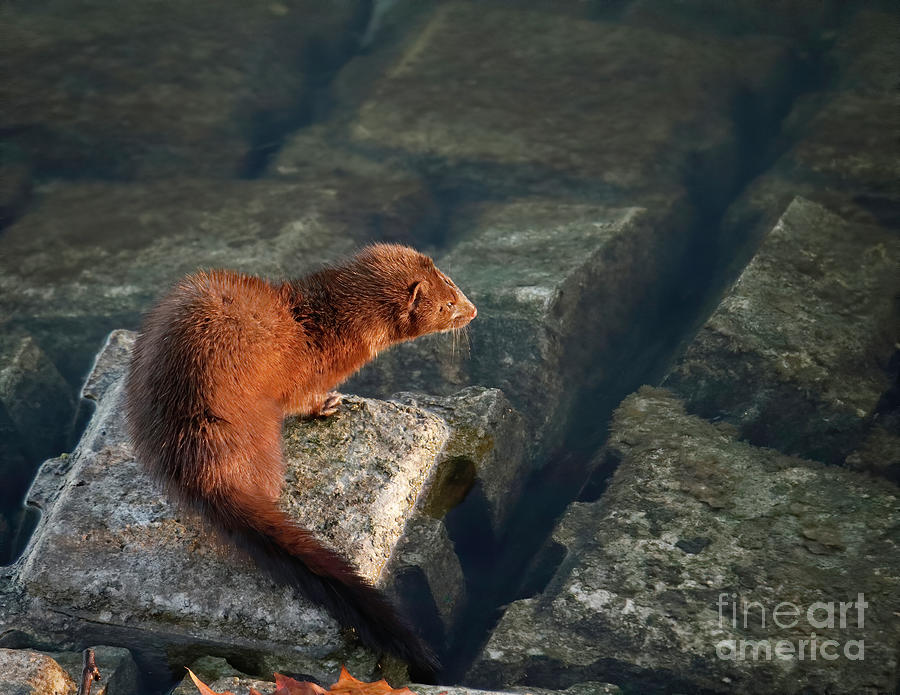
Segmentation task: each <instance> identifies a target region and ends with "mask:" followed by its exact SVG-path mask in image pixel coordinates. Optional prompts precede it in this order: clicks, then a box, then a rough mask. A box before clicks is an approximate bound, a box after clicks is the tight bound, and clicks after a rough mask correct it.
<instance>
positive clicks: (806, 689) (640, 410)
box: [467, 387, 900, 695]
mask: <svg viewBox="0 0 900 695" xmlns="http://www.w3.org/2000/svg"><path fill="white" fill-rule="evenodd" d="M610 461H613V462H618V464H619V465H618V469H617V470H616V472H615V474H614V476H613V478H612V481H611V483H610V484H609V487H608V488H607V489H606V491H605V492H604V493H603V495H602V497H600V499H599V500H597V501H587V502H583V503H575V504H573V505H572V506H571V507H570V508H569V510H568V512H567V513H566V515H565V516H564V518H563V519H562V520H561V522H560V523H559V525H558V526H557V528H556V530H555V532H554V534H553V539H554V542H555V543H556V544H558V545H559V546H561V547H562V548H564V553H563V559H562V562H561V563H560V565H559V567H558V569H557V571H556V573H555V575H554V576H553V577H552V579H551V580H550V582H549V584H548V586H547V588H546V590H545V591H544V592H543V594H541V595H538V596H535V597H533V598H527V599H524V600H520V601H516V602H514V603H512V604H511V605H510V606H509V607H508V609H507V610H506V612H505V614H504V616H503V617H502V619H501V620H500V623H499V624H498V626H497V627H496V629H495V630H494V632H493V634H492V636H491V638H490V640H489V641H488V643H487V645H486V646H485V647H484V649H483V651H482V653H481V655H480V656H479V657H478V659H477V660H476V662H475V664H474V666H473V667H472V669H471V671H470V673H469V675H468V677H467V682H469V683H471V684H472V685H477V686H482V687H503V686H505V685H508V684H510V683H518V684H528V685H536V686H543V687H556V688H560V687H566V686H568V685H569V684H571V683H575V682H579V681H584V680H591V679H596V680H608V681H611V682H613V683H616V684H618V685H620V686H622V687H623V688H627V689H628V690H635V691H637V692H644V693H664V692H665V693H670V692H705V693H734V692H739V693H746V694H748V695H752V694H755V693H760V694H768V693H775V692H777V693H784V694H785V695H788V694H790V693H798V694H799V693H833V694H838V693H847V694H849V693H860V692H881V691H890V690H891V689H892V688H894V687H895V685H896V683H897V678H898V676H900V670H898V657H900V655H898V646H897V645H898V637H900V623H898V622H897V619H896V614H897V611H898V609H900V553H898V547H897V546H898V540H900V539H898V537H897V533H896V529H897V525H898V523H900V500H898V497H897V490H896V488H895V487H894V486H892V485H890V484H889V483H886V482H884V481H879V480H877V479H873V478H869V477H867V476H863V475H860V474H858V473H855V472H853V471H848V470H841V469H836V468H833V467H827V466H824V465H822V464H818V463H815V462H812V461H807V460H802V459H797V458H789V457H786V456H783V455H781V454H779V453H777V452H775V451H772V450H770V449H760V448H756V447H754V446H752V445H749V444H746V443H744V442H740V441H736V440H735V438H734V436H733V433H731V429H730V428H729V427H728V426H723V425H713V424H712V423H710V422H707V421H705V420H702V419H700V418H698V417H695V416H689V415H687V414H685V411H684V407H683V404H682V402H681V401H679V400H678V399H677V398H675V397H673V396H672V394H671V393H669V392H667V391H663V390H659V389H651V388H649V387H645V388H642V389H641V390H640V391H639V392H638V393H636V394H634V395H632V396H629V397H628V398H627V399H626V400H625V401H624V402H623V403H622V405H621V406H620V407H619V409H618V410H617V411H616V415H615V418H614V421H613V424H612V428H611V432H610V439H609V442H608V444H607V447H606V448H605V450H604V451H603V452H602V453H601V455H600V456H599V457H598V460H597V465H598V466H608V465H609V463H610ZM851 602H852V605H850V604H851ZM745 609H746V616H747V617H746V625H745V622H744V621H745ZM733 610H734V614H733V613H732V611H733ZM763 615H764V616H765V618H764V620H765V622H763ZM829 619H832V620H833V624H829ZM842 621H843V624H842ZM813 635H814V637H813ZM812 639H815V640H816V646H815V650H814V651H815V652H816V655H815V658H812V656H811V651H810V650H811V646H810V645H811V640H812ZM830 640H833V641H830ZM801 649H802V650H803V655H802V656H801V652H800V650H801Z"/></svg>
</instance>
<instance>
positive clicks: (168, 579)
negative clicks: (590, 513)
mask: <svg viewBox="0 0 900 695" xmlns="http://www.w3.org/2000/svg"><path fill="white" fill-rule="evenodd" d="M133 340H134V338H133V334H131V333H129V332H126V331H117V332H114V333H113V334H112V335H111V336H110V338H109V340H108V341H107V346H106V348H105V349H104V351H103V352H102V353H101V354H100V355H99V356H98V358H97V360H96V364H95V369H94V373H93V374H92V375H91V376H90V377H89V379H88V380H87V383H86V386H85V395H87V396H89V397H91V398H93V399H95V400H96V402H97V412H96V413H95V416H94V418H93V419H92V420H91V422H90V424H89V426H88V428H87V430H86V431H85V434H84V436H83V437H82V440H81V442H80V444H79V447H78V448H77V449H76V451H75V453H74V454H73V455H72V456H70V457H65V458H61V459H57V460H52V461H49V462H48V463H47V464H45V466H44V468H43V469H42V471H41V474H40V476H39V477H38V479H37V481H36V482H35V484H34V487H33V489H32V492H31V495H30V501H31V503H32V504H33V505H37V506H39V507H40V508H42V509H43V510H44V512H45V517H44V519H43V520H42V522H41V525H40V526H39V528H38V530H37V532H36V534H35V536H34V538H33V540H32V543H31V544H30V546H29V548H28V550H27V551H26V554H25V555H24V556H23V558H22V559H21V560H20V562H19V563H18V565H17V569H16V572H15V581H16V582H18V583H20V584H21V585H23V586H24V588H25V590H26V592H27V599H28V601H30V604H29V605H27V606H25V607H24V609H23V610H21V611H18V612H17V613H10V614H8V615H4V616H3V625H2V626H0V628H2V630H3V631H7V632H10V631H20V632H21V633H22V634H24V635H28V636H29V639H40V638H41V637H42V636H45V635H47V634H51V633H52V634H53V635H54V636H56V635H58V634H59V633H60V632H62V633H65V634H67V635H68V636H69V637H68V639H69V640H70V641H71V642H72V643H73V644H74V643H78V642H86V641H92V642H96V641H97V640H99V639H107V638H114V639H115V643H117V644H123V645H126V646H132V647H140V648H143V649H146V648H148V646H153V647H155V648H163V647H164V648H165V649H166V652H167V653H168V655H169V658H170V659H172V661H173V663H175V662H177V661H178V660H179V659H180V658H182V655H187V654H189V653H191V651H192V650H196V649H210V650H214V651H215V652H217V653H225V654H231V655H234V656H236V657H239V658H245V659H246V658H248V657H249V655H254V658H259V657H260V656H262V655H263V654H265V659H264V660H265V662H266V663H267V664H276V665H278V666H277V667H278V668H280V669H282V670H284V669H290V670H292V671H296V672H306V673H312V674H315V675H318V676H322V677H323V678H327V677H328V675H327V674H329V673H331V672H332V671H333V670H334V668H335V667H336V665H337V664H338V663H340V662H341V661H344V662H346V663H347V665H348V667H350V668H352V670H353V672H354V673H359V674H369V673H370V672H371V669H372V667H373V665H374V662H373V660H372V656H371V655H370V654H367V653H366V652H365V651H364V650H361V649H358V648H353V647H352V646H351V645H348V643H347V642H346V641H345V639H344V638H343V637H342V636H341V634H340V633H339V631H338V628H337V625H336V623H335V622H334V621H333V620H332V619H331V618H330V617H329V616H328V615H327V614H326V613H325V612H324V611H323V610H322V609H320V608H318V607H316V606H313V605H312V604H310V603H309V602H307V601H305V600H300V599H297V598H296V597H295V596H294V595H293V594H292V592H291V591H289V590H288V589H285V588H280V587H275V586H273V584H272V582H271V581H270V580H269V579H268V578H267V577H265V576H263V575H261V573H260V572H259V571H258V570H256V569H255V567H253V566H252V564H251V563H249V562H248V561H246V560H244V559H242V558H240V557H238V556H237V554H236V553H235V551H234V550H232V549H231V548H227V547H221V546H220V544H219V543H217V542H215V541H214V540H212V539H211V538H210V536H209V535H208V534H207V533H205V532H204V531H203V530H202V528H201V526H200V524H199V522H198V520H196V519H194V518H182V516H181V515H180V514H179V513H178V511H177V510H176V509H174V508H173V507H172V506H171V504H170V503H169V502H168V501H167V500H166V499H165V497H164V495H163V493H161V492H160V491H159V490H158V489H157V488H156V486H155V485H154V484H153V483H152V482H151V481H150V479H149V478H148V476H146V474H145V473H144V471H143V469H142V468H141V466H140V465H139V464H138V463H137V462H136V461H135V460H134V458H133V456H132V453H131V448H130V446H129V444H128V441H127V436H126V433H125V428H124V421H123V375H124V371H125V368H126V365H127V360H128V358H129V355H130V348H131V345H132V344H133ZM406 398H407V400H409V401H412V400H413V399H414V396H412V395H410V394H407V396H406ZM419 398H420V399H424V400H428V399H427V398H426V397H424V396H420V397H419ZM428 405H429V407H430V408H431V410H426V409H424V408H421V407H416V406H415V405H409V404H404V403H398V402H382V401H373V400H367V399H360V398H356V397H350V396H348V397H346V398H345V401H344V404H343V405H342V406H341V409H340V410H339V412H338V413H337V414H336V415H334V416H332V417H330V418H327V419H325V420H320V421H302V422H301V421H297V420H289V421H288V424H287V425H286V428H285V433H284V450H285V459H286V463H287V474H286V485H285V490H284V493H283V496H282V505H283V507H284V508H285V509H286V510H288V511H289V513H290V514H291V515H292V516H294V517H295V518H297V520H298V522H299V523H300V524H302V525H303V526H305V527H307V528H309V529H311V530H312V531H314V532H315V533H316V534H317V535H319V536H320V537H321V538H323V540H324V541H325V542H326V543H328V544H329V545H331V546H332V547H336V548H340V549H341V552H342V553H344V554H345V555H346V556H347V557H348V558H349V559H350V560H351V561H353V562H354V564H355V565H356V566H357V567H358V568H359V569H360V571H361V573H362V574H363V575H364V576H365V577H367V578H368V579H370V580H371V581H373V582H378V583H379V584H382V585H384V586H386V587H387V588H389V589H390V588H393V589H395V590H398V591H399V590H401V589H402V588H403V586H405V585H402V581H403V580H404V575H405V574H408V573H410V572H415V573H417V575H416V576H417V577H421V578H423V579H422V580H421V581H423V582H424V591H426V592H431V594H432V595H433V597H434V600H433V604H434V606H435V608H436V609H437V611H438V613H439V615H438V616H436V617H437V619H439V620H441V621H442V622H443V623H445V628H449V625H450V624H451V623H452V622H453V621H454V620H455V619H456V614H457V611H458V607H459V605H460V602H461V598H462V597H463V596H464V580H463V577H462V573H461V570H460V568H459V560H458V558H457V557H456V555H455V554H454V552H453V546H452V543H451V542H450V541H449V539H448V538H447V535H446V530H444V529H443V528H442V527H441V524H440V521H441V517H442V514H437V513H435V510H436V509H439V508H440V506H439V505H437V504H435V503H430V504H429V505H427V506H428V509H429V512H428V514H422V513H421V512H416V511H415V510H416V508H417V504H419V503H418V502H417V500H418V497H419V495H420V491H422V489H423V487H425V486H426V485H427V486H428V492H427V493H425V494H426V497H429V498H431V497H433V498H434V499H445V500H446V499H449V498H452V499H455V500H456V502H457V503H458V500H459V493H458V491H457V490H453V489H452V476H450V478H451V480H450V482H448V481H447V478H448V476H445V475H443V474H442V470H443V468H445V467H446V466H450V467H452V466H453V465H454V462H456V461H459V460H463V459H465V460H467V461H468V467H469V468H471V469H473V470H475V471H476V472H477V475H476V478H479V479H484V480H485V481H486V482H485V486H486V487H490V486H491V485H492V478H493V477H494V476H498V475H499V476H503V475H506V469H512V470H517V469H518V468H519V467H521V465H522V463H523V456H522V454H523V450H524V433H523V431H522V423H521V419H520V418H519V416H518V415H517V414H516V413H515V412H513V411H512V410H511V409H510V408H509V405H508V404H507V403H506V401H505V400H504V399H503V396H502V394H500V393H499V392H498V391H493V392H492V391H490V390H485V389H470V390H469V391H468V392H467V393H464V394H461V395H460V396H458V397H457V399H456V400H455V401H454V400H453V399H432V400H430V401H429V403H428ZM457 410H458V412H457ZM501 436H502V437H503V438H504V439H503V441H501V439H500V437H501ZM495 442H496V443H495ZM445 444H448V445H449V444H452V446H448V447H445ZM515 457H518V458H515ZM445 487H446V488H448V491H443V490H442V488H445ZM419 506H422V505H419ZM451 506H452V505H451ZM443 513H446V509H443ZM407 523H409V524H411V526H412V529H413V530H414V531H416V530H418V531H419V532H413V533H410V534H406V537H404V527H405V526H406V525H407ZM426 528H428V529H430V531H429V532H428V533H422V532H421V531H422V530H423V529H426ZM401 539H403V540H402V542H401ZM416 543H422V544H424V543H427V544H428V545H418V546H417V545H416ZM432 582H434V584H433V585H432ZM416 608H419V609H420V610H421V607H416ZM63 623H65V624H63ZM194 653H196V652H194Z"/></svg>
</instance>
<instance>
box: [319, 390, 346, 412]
mask: <svg viewBox="0 0 900 695" xmlns="http://www.w3.org/2000/svg"><path fill="white" fill-rule="evenodd" d="M342 398H343V396H342V395H341V394H339V393H338V392H337V391H331V392H329V394H328V395H327V396H325V400H324V401H322V405H320V406H319V411H318V412H317V413H316V417H328V416H329V415H334V414H335V413H336V412H337V409H338V406H339V405H340V404H341V399H342Z"/></svg>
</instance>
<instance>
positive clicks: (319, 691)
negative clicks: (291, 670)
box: [272, 673, 328, 695]
mask: <svg viewBox="0 0 900 695" xmlns="http://www.w3.org/2000/svg"><path fill="white" fill-rule="evenodd" d="M272 695H328V691H327V690H325V688H323V687H322V686H321V685H316V684H315V683H310V682H309V681H298V680H294V679H293V678H290V677H288V676H283V675H281V674H280V673H276V674H275V692H274V693H272Z"/></svg>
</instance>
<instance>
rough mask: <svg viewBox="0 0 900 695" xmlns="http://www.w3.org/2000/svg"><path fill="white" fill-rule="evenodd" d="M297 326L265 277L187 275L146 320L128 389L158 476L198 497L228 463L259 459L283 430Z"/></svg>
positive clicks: (132, 416)
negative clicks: (282, 386)
mask: <svg viewBox="0 0 900 695" xmlns="http://www.w3.org/2000/svg"><path fill="white" fill-rule="evenodd" d="M295 330H296V324H294V322H293V321H292V319H291V315H290V312H289V310H288V309H287V307H286V305H285V303H284V301H283V300H282V299H281V296H280V294H279V290H278V288H276V287H273V286H272V285H271V284H269V283H268V282H266V281H264V280H261V279H259V278H255V277H251V276H247V275H241V274H238V273H234V272H230V271H213V272H209V273H205V272H204V273H196V274H194V275H191V276H188V277H186V278H184V279H183V280H182V281H180V282H179V283H178V285H176V286H175V288H174V289H173V290H172V291H171V292H170V293H169V294H168V295H166V296H165V297H164V298H163V299H162V300H161V301H160V302H159V303H158V304H157V305H156V306H155V307H154V308H153V309H152V310H151V311H150V312H149V313H148V315H147V316H146V318H145V320H144V325H143V327H142V330H141V333H140V334H139V336H138V339H137V342H136V344H135V349H134V353H133V356H132V364H131V370H130V373H129V377H128V381H127V385H126V391H127V411H128V423H129V431H130V434H131V438H132V442H133V443H134V445H135V450H136V454H137V455H138V458H139V459H140V460H141V461H142V462H143V463H144V464H145V465H146V466H147V467H148V468H149V469H150V471H151V473H153V474H155V476H156V477H158V478H162V479H163V480H164V481H165V482H167V483H169V484H170V486H171V484H172V483H174V484H175V485H176V486H177V488H176V489H178V490H179V491H180V492H181V493H186V494H188V495H191V494H196V493H194V492H192V490H191V489H190V488H196V487H197V486H201V487H202V486H206V488H209V485H211V484H212V482H211V481H214V480H215V479H216V478H221V477H222V475H223V474H227V473H228V471H227V467H228V466H229V464H234V465H246V466H250V465H252V464H253V462H252V461H250V460H249V459H250V458H251V456H252V454H253V453H255V452H257V451H259V450H260V449H261V448H262V447H265V446H266V445H268V444H269V443H270V442H271V438H272V436H273V430H275V431H277V428H278V427H280V411H279V409H278V406H277V404H276V402H275V398H274V396H275V395H276V394H275V391H274V390H277V385H278V384H279V383H283V380H284V379H285V378H286V374H285V373H284V372H285V371H286V368H287V363H288V362H289V359H288V356H289V354H290V352H291V348H292V345H291V344H290V342H291V336H292V335H293V331H295ZM273 389H274V390H273ZM236 456H240V458H241V460H239V461H237V460H234V459H235V457H236ZM214 467H215V468H214ZM216 471H218V472H219V475H216V474H215V473H216ZM185 486H188V487H187V488H185ZM170 489H171V487H170Z"/></svg>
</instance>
